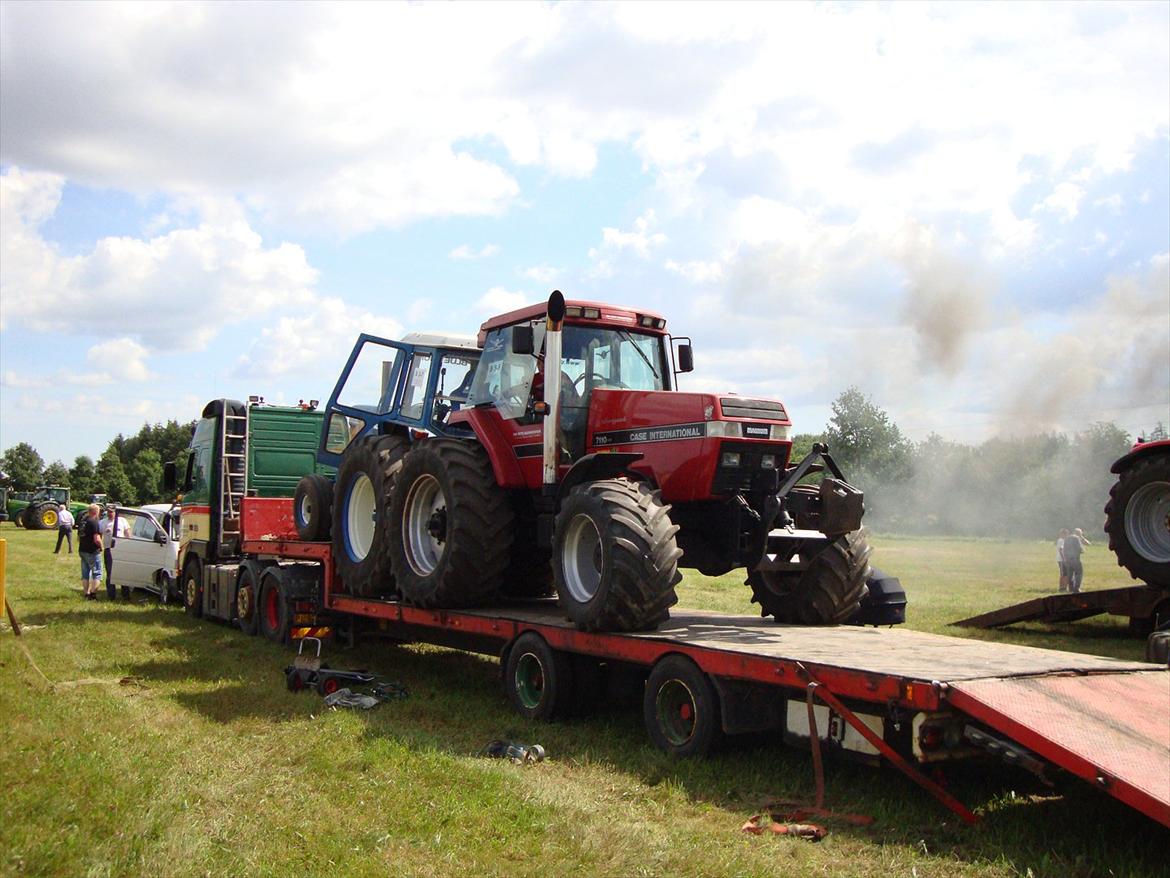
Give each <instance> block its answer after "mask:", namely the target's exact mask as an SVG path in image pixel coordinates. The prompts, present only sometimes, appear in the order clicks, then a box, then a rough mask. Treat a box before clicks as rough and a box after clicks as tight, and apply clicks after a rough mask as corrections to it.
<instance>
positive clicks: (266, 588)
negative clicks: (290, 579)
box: [257, 567, 292, 643]
mask: <svg viewBox="0 0 1170 878" xmlns="http://www.w3.org/2000/svg"><path fill="white" fill-rule="evenodd" d="M257 609H258V610H259V613H258V620H259V622H258V624H259V628H260V633H261V634H263V635H264V636H265V637H267V638H268V639H269V640H271V641H272V642H273V643H284V642H285V641H286V640H288V631H289V627H290V623H291V621H292V612H291V607H290V606H289V601H288V596H287V595H286V594H285V588H284V575H283V574H282V572H281V570H280V568H279V567H273V568H271V569H269V570H267V571H265V573H264V575H263V576H262V577H261V578H260V603H259V605H258V606H257Z"/></svg>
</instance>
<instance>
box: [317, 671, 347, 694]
mask: <svg viewBox="0 0 1170 878" xmlns="http://www.w3.org/2000/svg"><path fill="white" fill-rule="evenodd" d="M340 688H341V681H340V680H338V679H337V678H336V677H334V676H331V675H329V674H323V675H322V676H320V677H318V679H317V694H318V695H332V694H333V693H334V692H336V691H337V690H338V689H340Z"/></svg>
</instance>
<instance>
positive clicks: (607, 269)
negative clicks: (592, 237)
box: [589, 209, 666, 277]
mask: <svg viewBox="0 0 1170 878" xmlns="http://www.w3.org/2000/svg"><path fill="white" fill-rule="evenodd" d="M657 224H658V217H657V215H656V214H655V213H654V210H653V209H651V210H647V211H646V212H645V213H643V214H642V215H641V216H640V217H638V218H637V219H636V220H634V228H633V230H632V231H628V232H623V231H622V230H621V229H618V228H614V227H612V226H607V227H605V228H603V229H602V230H601V244H600V245H598V246H597V247H591V248H590V249H589V259H590V260H591V261H592V262H593V268H592V270H591V274H593V276H594V277H610V276H611V275H612V274H613V271H614V263H615V261H616V260H617V259H618V257H619V256H620V255H621V254H622V253H623V252H624V251H626V250H629V251H632V252H633V253H634V254H636V255H637V256H639V257H641V258H642V259H646V258H648V257H649V256H650V251H651V250H652V249H654V248H656V247H661V246H662V245H663V244H665V243H666V234H665V233H664V232H655V231H652V229H653V228H654V227H655V226H656V225H657Z"/></svg>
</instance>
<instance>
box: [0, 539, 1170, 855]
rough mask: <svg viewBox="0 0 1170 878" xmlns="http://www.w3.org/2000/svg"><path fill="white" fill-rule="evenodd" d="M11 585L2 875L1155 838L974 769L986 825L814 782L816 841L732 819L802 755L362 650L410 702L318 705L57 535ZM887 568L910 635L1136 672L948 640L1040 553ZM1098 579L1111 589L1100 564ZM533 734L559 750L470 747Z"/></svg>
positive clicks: (1093, 626)
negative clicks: (832, 818)
mask: <svg viewBox="0 0 1170 878" xmlns="http://www.w3.org/2000/svg"><path fill="white" fill-rule="evenodd" d="M2 535H3V536H4V537H5V538H7V540H8V552H9V562H8V593H9V599H10V602H11V603H12V604H13V606H14V608H15V610H16V612H17V614H18V617H19V618H20V621H21V622H22V623H23V624H24V625H25V626H27V627H26V632H25V636H24V637H23V638H21V639H20V641H19V643H22V644H23V646H24V648H25V649H27V651H28V656H31V657H32V659H33V660H35V662H36V664H37V665H38V666H39V667H40V668H41V670H43V672H44V674H45V675H46V676H47V677H48V678H49V679H50V680H52V681H53V682H54V683H55V684H56V685H54V686H52V687H50V686H48V685H47V684H46V683H45V681H44V680H43V679H42V678H41V677H40V676H39V675H38V674H37V672H36V671H35V670H34V669H33V668H32V666H31V664H30V662H29V657H28V656H26V654H25V653H24V651H23V650H22V649H21V648H20V645H18V640H17V639H16V638H14V637H13V636H12V634H11V632H10V631H8V630H0V715H2V716H3V718H4V729H5V735H4V739H3V743H0V778H2V779H3V785H2V788H0V789H2V791H3V795H2V796H0V874H37V875H95V876H101V875H150V876H154V875H166V876H171V875H176V876H179V875H209V874H210V875H227V874H232V875H235V874H248V875H282V876H283V875H291V874H309V875H325V874H330V875H367V874H369V875H385V874H408V875H424V876H430V875H434V876H443V875H476V876H478V875H509V876H512V875H541V876H559V875H568V874H574V873H580V874H598V875H622V876H624V875H776V874H785V875H805V874H810V875H811V874H816V875H823V874H831V875H860V876H879V875H880V876H885V875H913V874H916V875H920V876H925V875H931V876H937V875H978V876H1003V875H1027V874H1029V872H1030V873H1031V874H1033V875H1036V876H1040V875H1054V876H1067V875H1074V876H1089V875H1104V874H1113V875H1145V874H1156V873H1158V872H1160V871H1161V870H1162V869H1163V868H1164V863H1165V860H1164V852H1165V850H1166V849H1167V845H1168V844H1170V833H1167V832H1166V831H1165V830H1163V829H1161V828H1160V827H1158V826H1156V825H1155V824H1153V823H1152V822H1151V821H1149V820H1147V819H1146V818H1144V817H1141V816H1139V815H1136V814H1134V813H1133V812H1131V811H1129V810H1128V809H1126V808H1124V807H1123V806H1121V805H1119V804H1117V803H1116V802H1114V801H1113V800H1111V799H1109V798H1108V797H1106V796H1102V795H1099V794H1097V793H1095V792H1093V791H1092V790H1090V789H1088V788H1087V787H1086V786H1084V785H1081V784H1079V783H1074V784H1071V785H1069V786H1068V788H1067V789H1066V790H1065V791H1064V795H1058V794H1055V793H1052V792H1050V791H1047V790H1046V789H1045V788H1043V787H1041V786H1039V785H1038V784H1037V783H1035V782H1033V781H1032V780H1031V778H1030V777H1029V776H1027V775H1023V774H1020V773H1014V772H1011V771H1009V770H1007V769H1005V770H1002V771H1000V770H991V771H987V770H985V769H982V768H979V769H970V768H969V769H963V770H954V771H952V773H951V774H950V775H949V779H948V783H949V785H950V789H951V790H952V792H954V793H955V794H956V795H957V796H958V797H959V798H960V799H962V800H963V801H964V802H966V803H967V804H969V805H971V806H972V807H974V808H975V809H976V810H977V811H978V812H979V813H980V814H981V815H982V816H983V818H984V820H983V822H982V823H981V824H980V825H979V826H977V827H973V828H968V827H965V826H962V825H961V824H960V823H959V822H958V821H957V820H955V819H954V818H952V817H951V815H950V814H949V813H948V812H946V811H945V810H943V809H941V808H940V807H939V806H938V805H936V804H935V803H934V801H933V800H932V799H931V798H930V797H929V796H927V795H926V794H925V793H923V792H921V791H920V790H919V789H918V788H917V787H915V786H913V785H912V784H910V783H909V782H908V781H905V780H904V779H903V778H902V777H901V776H900V775H898V774H897V773H896V772H894V771H892V770H888V769H883V770H874V769H870V768H866V767H863V766H857V765H852V764H848V763H840V762H831V763H829V765H828V766H827V772H826V773H827V783H828V798H829V803H830V804H831V805H832V806H833V807H835V808H837V809H839V810H841V811H850V812H857V811H859V812H864V813H869V814H873V815H874V816H875V817H876V818H877V822H876V823H875V824H874V825H873V826H871V827H868V828H857V827H851V826H848V825H845V824H841V823H830V828H831V833H830V835H829V836H828V837H827V838H826V839H825V840H824V841H822V842H821V843H819V844H815V845H814V844H810V843H808V842H803V841H793V840H788V839H783V838H756V837H752V836H745V835H743V834H741V833H740V832H739V827H740V825H741V824H742V823H743V822H744V820H746V819H747V817H748V816H750V815H751V814H753V813H755V812H756V810H757V809H758V808H759V807H760V806H761V804H762V803H764V802H766V801H768V800H771V799H799V800H804V801H811V800H812V797H813V795H814V786H813V781H812V769H811V765H810V762H809V759H808V755H807V754H806V753H804V752H800V751H795V750H790V749H786V748H783V747H781V746H778V745H776V744H772V743H764V744H760V745H758V746H754V747H747V746H739V747H735V748H732V749H730V750H728V751H727V752H723V753H721V754H719V755H717V756H715V757H713V758H709V759H707V760H702V761H694V762H686V763H674V762H671V761H670V760H668V759H666V758H665V757H664V756H663V755H662V754H660V753H658V752H657V751H655V750H653V749H651V748H650V746H649V745H648V743H647V740H646V735H645V731H644V729H643V728H642V726H641V720H640V715H639V711H638V710H637V709H636V708H629V707H625V708H621V709H617V708H615V709H613V710H610V711H606V712H603V713H600V714H599V715H596V716H593V717H590V718H588V719H579V720H574V721H571V722H563V723H558V724H554V725H543V724H535V723H528V722H526V721H523V720H521V719H519V718H518V717H517V716H516V715H515V714H513V713H512V712H511V711H510V710H509V708H508V706H507V704H506V702H505V700H504V698H503V697H502V695H501V692H500V687H499V683H498V665H497V664H496V662H495V661H493V660H490V659H485V658H481V657H478V656H473V655H469V654H464V653H459V652H455V651H451V650H445V649H441V648H438V647H429V646H418V645H410V646H396V645H390V644H385V643H378V642H370V643H366V644H363V645H361V646H359V647H358V649H356V650H354V651H353V652H348V653H346V652H340V651H335V652H333V654H332V655H331V656H330V660H331V662H332V663H333V664H335V665H338V666H345V667H368V668H370V669H372V670H374V671H376V672H378V673H380V674H382V675H385V676H386V677H388V678H390V679H394V680H398V681H399V682H401V683H403V684H405V685H406V686H407V687H408V689H409V690H410V693H411V694H410V698H409V699H407V700H405V701H400V702H392V703H389V704H385V705H382V706H381V707H379V708H378V709H377V710H375V711H372V712H369V713H346V712H330V711H327V710H323V709H322V704H321V701H320V699H319V698H318V697H317V696H315V695H312V694H308V693H305V694H300V695H293V694H291V693H289V692H287V691H286V690H285V688H284V682H283V675H282V668H283V667H284V665H286V664H287V663H288V662H289V651H288V650H287V649H283V648H280V647H277V646H276V645H274V644H271V643H268V642H266V641H264V640H262V639H258V638H248V637H245V636H243V635H242V634H240V633H238V632H237V631H235V630H233V629H229V628H227V627H226V626H222V625H216V624H212V623H205V622H197V621H195V620H192V619H190V618H188V617H187V616H186V615H184V614H183V613H182V612H181V611H180V610H177V609H174V608H160V607H159V606H157V604H156V603H155V602H154V600H153V599H151V598H148V597H145V596H141V597H140V599H139V600H138V601H137V602H132V603H129V604H124V603H122V602H121V601H119V602H118V603H116V604H107V603H105V602H98V603H96V604H95V603H86V602H83V601H82V600H81V599H80V597H79V593H78V583H77V581H76V569H75V568H76V556H53V555H52V554H51V551H52V544H53V541H54V540H55V536H56V535H55V534H51V533H38V532H31V533H30V532H27V531H23V530H16V529H13V528H12V527H10V526H5V527H4V529H3V531H2ZM875 543H876V544H877V548H876V549H875V558H874V560H875V561H876V563H877V564H878V565H879V566H881V567H883V568H884V569H886V570H887V571H889V572H890V573H893V574H896V575H898V576H900V577H901V579H902V581H903V583H904V584H905V585H906V587H907V591H908V592H909V594H910V599H911V608H912V609H911V611H910V626H911V627H914V628H918V629H922V630H928V631H935V632H939V633H946V634H956V635H959V636H979V637H987V638H992V639H997V640H1010V641H1013V642H1019V643H1026V644H1029V645H1035V646H1051V647H1060V648H1064V649H1070V650H1080V651H1085V652H1095V653H1101V654H1108V655H1115V656H1119V657H1122V658H1138V657H1140V655H1141V652H1142V647H1141V644H1140V642H1138V641H1132V640H1129V639H1128V638H1127V637H1125V636H1124V623H1123V622H1120V621H1114V620H1106V621H1096V620H1089V621H1085V622H1080V623H1076V624H1074V625H1071V626H1061V627H1057V626H1051V627H1049V626H1040V625H1034V626H1028V627H1026V628H1023V629H1021V630H1019V631H1013V632H993V633H985V632H970V631H966V630H964V629H950V628H947V627H946V624H945V623H946V622H948V621H951V620H953V619H955V618H960V617H962V616H964V615H969V614H971V613H974V612H978V611H980V610H984V609H991V608H994V607H997V606H1001V605H1003V604H1005V603H1008V602H1009V601H1013V600H1018V599H1023V598H1026V597H1029V596H1033V595H1037V594H1043V593H1046V592H1047V591H1049V590H1050V587H1051V584H1052V582H1053V576H1052V572H1053V570H1054V568H1055V564H1053V563H1051V558H1050V556H1051V555H1052V549H1051V547H1050V546H1048V545H1047V544H1043V543H1026V542H993V541H959V540H917V539H915V540H911V539H898V538H888V537H887V538H875ZM1086 567H1087V575H1086V580H1087V585H1088V586H1089V587H1106V586H1112V585H1123V584H1128V579H1127V578H1126V577H1125V576H1124V574H1122V573H1121V572H1120V571H1119V570H1118V569H1117V568H1116V567H1115V566H1114V565H1113V562H1112V559H1111V558H1110V557H1109V555H1108V553H1107V552H1106V551H1105V550H1104V549H1101V548H1100V547H1095V548H1094V549H1091V550H1090V551H1089V553H1088V555H1087V556H1086ZM681 591H682V594H681V602H682V604H683V605H685V606H702V607H708V608H712V609H720V610H727V611H733V612H751V605H750V604H749V595H748V593H747V589H746V587H744V586H743V585H742V577H738V578H737V577H734V576H728V577H724V579H723V580H722V581H711V580H702V579H701V578H698V577H688V581H687V583H686V584H685V585H684V586H683V588H682V590H681ZM498 737H508V738H514V739H520V740H525V741H538V742H540V743H542V744H543V745H544V746H545V748H546V749H547V751H548V754H549V758H548V759H547V760H546V761H545V762H543V763H541V764H538V765H534V766H529V767H520V766H515V765H512V764H510V763H505V762H500V761H496V760H490V759H486V758H483V757H482V756H480V755H479V753H480V751H481V749H482V748H483V746H484V745H485V744H486V743H487V742H488V741H489V740H491V739H493V738H498Z"/></svg>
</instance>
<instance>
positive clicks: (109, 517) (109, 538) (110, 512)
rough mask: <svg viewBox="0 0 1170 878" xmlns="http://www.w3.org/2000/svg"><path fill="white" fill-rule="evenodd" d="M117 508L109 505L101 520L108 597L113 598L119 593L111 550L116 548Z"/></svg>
mask: <svg viewBox="0 0 1170 878" xmlns="http://www.w3.org/2000/svg"><path fill="white" fill-rule="evenodd" d="M116 514H117V510H116V509H115V508H114V507H113V506H107V507H106V509H105V514H104V515H103V516H102V519H101V521H100V522H99V527H100V528H101V531H102V560H103V561H105V562H106V597H107V598H109V599H110V600H113V599H114V597H115V596H116V595H117V593H118V592H117V589H115V588H114V580H113V575H114V556H113V554H112V553H111V552H110V550H111V549H112V548H114V517H115V515H116Z"/></svg>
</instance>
